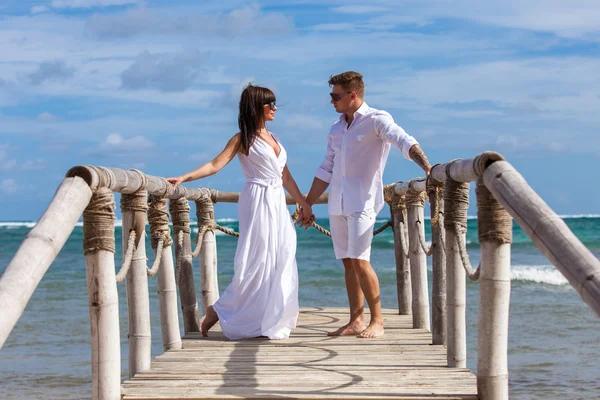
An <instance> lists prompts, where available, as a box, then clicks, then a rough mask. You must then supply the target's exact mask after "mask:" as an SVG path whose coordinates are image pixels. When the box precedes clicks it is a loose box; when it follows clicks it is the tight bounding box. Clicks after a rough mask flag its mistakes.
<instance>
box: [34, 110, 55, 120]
mask: <svg viewBox="0 0 600 400" xmlns="http://www.w3.org/2000/svg"><path fill="white" fill-rule="evenodd" d="M37 120H38V121H40V122H55V121H57V120H58V118H57V117H56V116H55V115H52V114H50V113H49V112H43V113H41V114H39V115H38V116H37Z"/></svg>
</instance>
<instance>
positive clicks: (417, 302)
mask: <svg viewBox="0 0 600 400" xmlns="http://www.w3.org/2000/svg"><path fill="white" fill-rule="evenodd" d="M411 184H412V182H411ZM406 206H407V210H408V223H407V227H408V239H409V249H410V276H411V285H412V315H413V328H415V329H427V330H430V328H431V325H430V321H429V318H430V317H429V287H428V285H427V259H426V255H425V252H424V251H423V248H422V247H421V242H420V241H419V235H421V234H423V235H424V234H425V233H424V232H423V231H422V232H419V230H423V229H424V224H423V220H424V219H425V218H424V212H423V208H424V206H425V192H419V191H416V190H414V189H412V187H410V186H409V190H408V192H407V193H406ZM418 222H419V223H418Z"/></svg>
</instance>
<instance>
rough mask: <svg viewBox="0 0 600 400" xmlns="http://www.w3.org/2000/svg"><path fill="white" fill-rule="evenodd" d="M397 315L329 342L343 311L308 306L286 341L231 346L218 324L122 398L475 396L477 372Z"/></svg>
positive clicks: (126, 387)
mask: <svg viewBox="0 0 600 400" xmlns="http://www.w3.org/2000/svg"><path fill="white" fill-rule="evenodd" d="M395 312H396V311H394V310H384V317H385V327H386V334H385V335H384V336H383V337H382V338H377V339H359V338H357V337H355V336H346V337H327V336H326V335H325V333H326V332H327V331H329V330H332V329H334V328H337V327H338V326H340V325H341V324H342V323H345V322H346V320H347V313H348V310H347V309H340V308H303V309H302V310H301V313H300V318H299V321H298V328H296V329H295V330H294V331H293V332H292V336H291V337H290V338H289V339H287V340H281V341H275V340H268V339H260V338H257V339H250V340H243V341H228V340H226V339H225V338H224V337H223V335H222V334H221V332H219V330H218V325H217V326H215V328H216V329H215V330H214V331H211V332H210V333H211V335H210V337H209V338H204V339H202V338H201V337H200V334H196V333H194V334H190V335H189V336H187V337H185V338H184V343H183V346H184V349H182V350H175V351H168V352H167V353H165V354H163V355H161V356H159V357H157V358H156V359H155V360H154V361H153V363H152V366H151V369H150V370H148V371H145V372H141V373H138V374H137V375H136V376H135V377H134V378H133V379H131V380H128V381H126V382H124V383H123V386H122V398H123V399H126V400H142V399H215V400H216V399H238V398H247V399H273V398H283V399H348V400H350V399H352V400H356V399H380V400H383V399H385V400H392V399H404V400H406V399H432V398H434V399H456V400H458V399H477V387H476V378H475V375H473V374H472V373H471V371H469V370H468V369H461V368H447V367H446V350H445V348H444V347H443V346H433V345H431V344H430V343H431V334H430V333H429V332H427V331H425V330H422V329H412V328H411V327H412V320H411V317H410V316H400V315H396V314H395ZM367 318H368V315H367Z"/></svg>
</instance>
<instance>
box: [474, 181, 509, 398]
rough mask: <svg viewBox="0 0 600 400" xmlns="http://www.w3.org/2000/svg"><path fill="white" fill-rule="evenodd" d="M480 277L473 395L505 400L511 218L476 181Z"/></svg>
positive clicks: (481, 183)
mask: <svg viewBox="0 0 600 400" xmlns="http://www.w3.org/2000/svg"><path fill="white" fill-rule="evenodd" d="M476 190H477V222H478V232H479V242H480V243H481V276H480V278H479V279H480V286H479V316H478V333H477V393H478V395H479V398H480V399H482V400H508V364H507V348H508V312H509V303H510V243H511V242H512V218H511V217H510V215H509V213H508V212H507V211H506V210H505V209H504V208H502V206H501V205H500V204H499V203H498V201H497V200H496V199H495V198H494V197H493V196H492V194H491V193H490V191H489V190H488V189H487V188H486V187H485V185H484V184H483V180H482V179H481V178H480V179H479V180H478V181H477V189H476Z"/></svg>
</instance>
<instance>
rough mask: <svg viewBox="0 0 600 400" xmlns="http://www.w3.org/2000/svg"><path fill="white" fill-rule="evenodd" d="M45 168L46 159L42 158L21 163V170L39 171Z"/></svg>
mask: <svg viewBox="0 0 600 400" xmlns="http://www.w3.org/2000/svg"><path fill="white" fill-rule="evenodd" d="M45 168H46V161H44V160H40V159H37V160H29V161H26V162H25V163H24V164H23V165H21V169H22V170H23V171H40V170H43V169H45Z"/></svg>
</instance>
